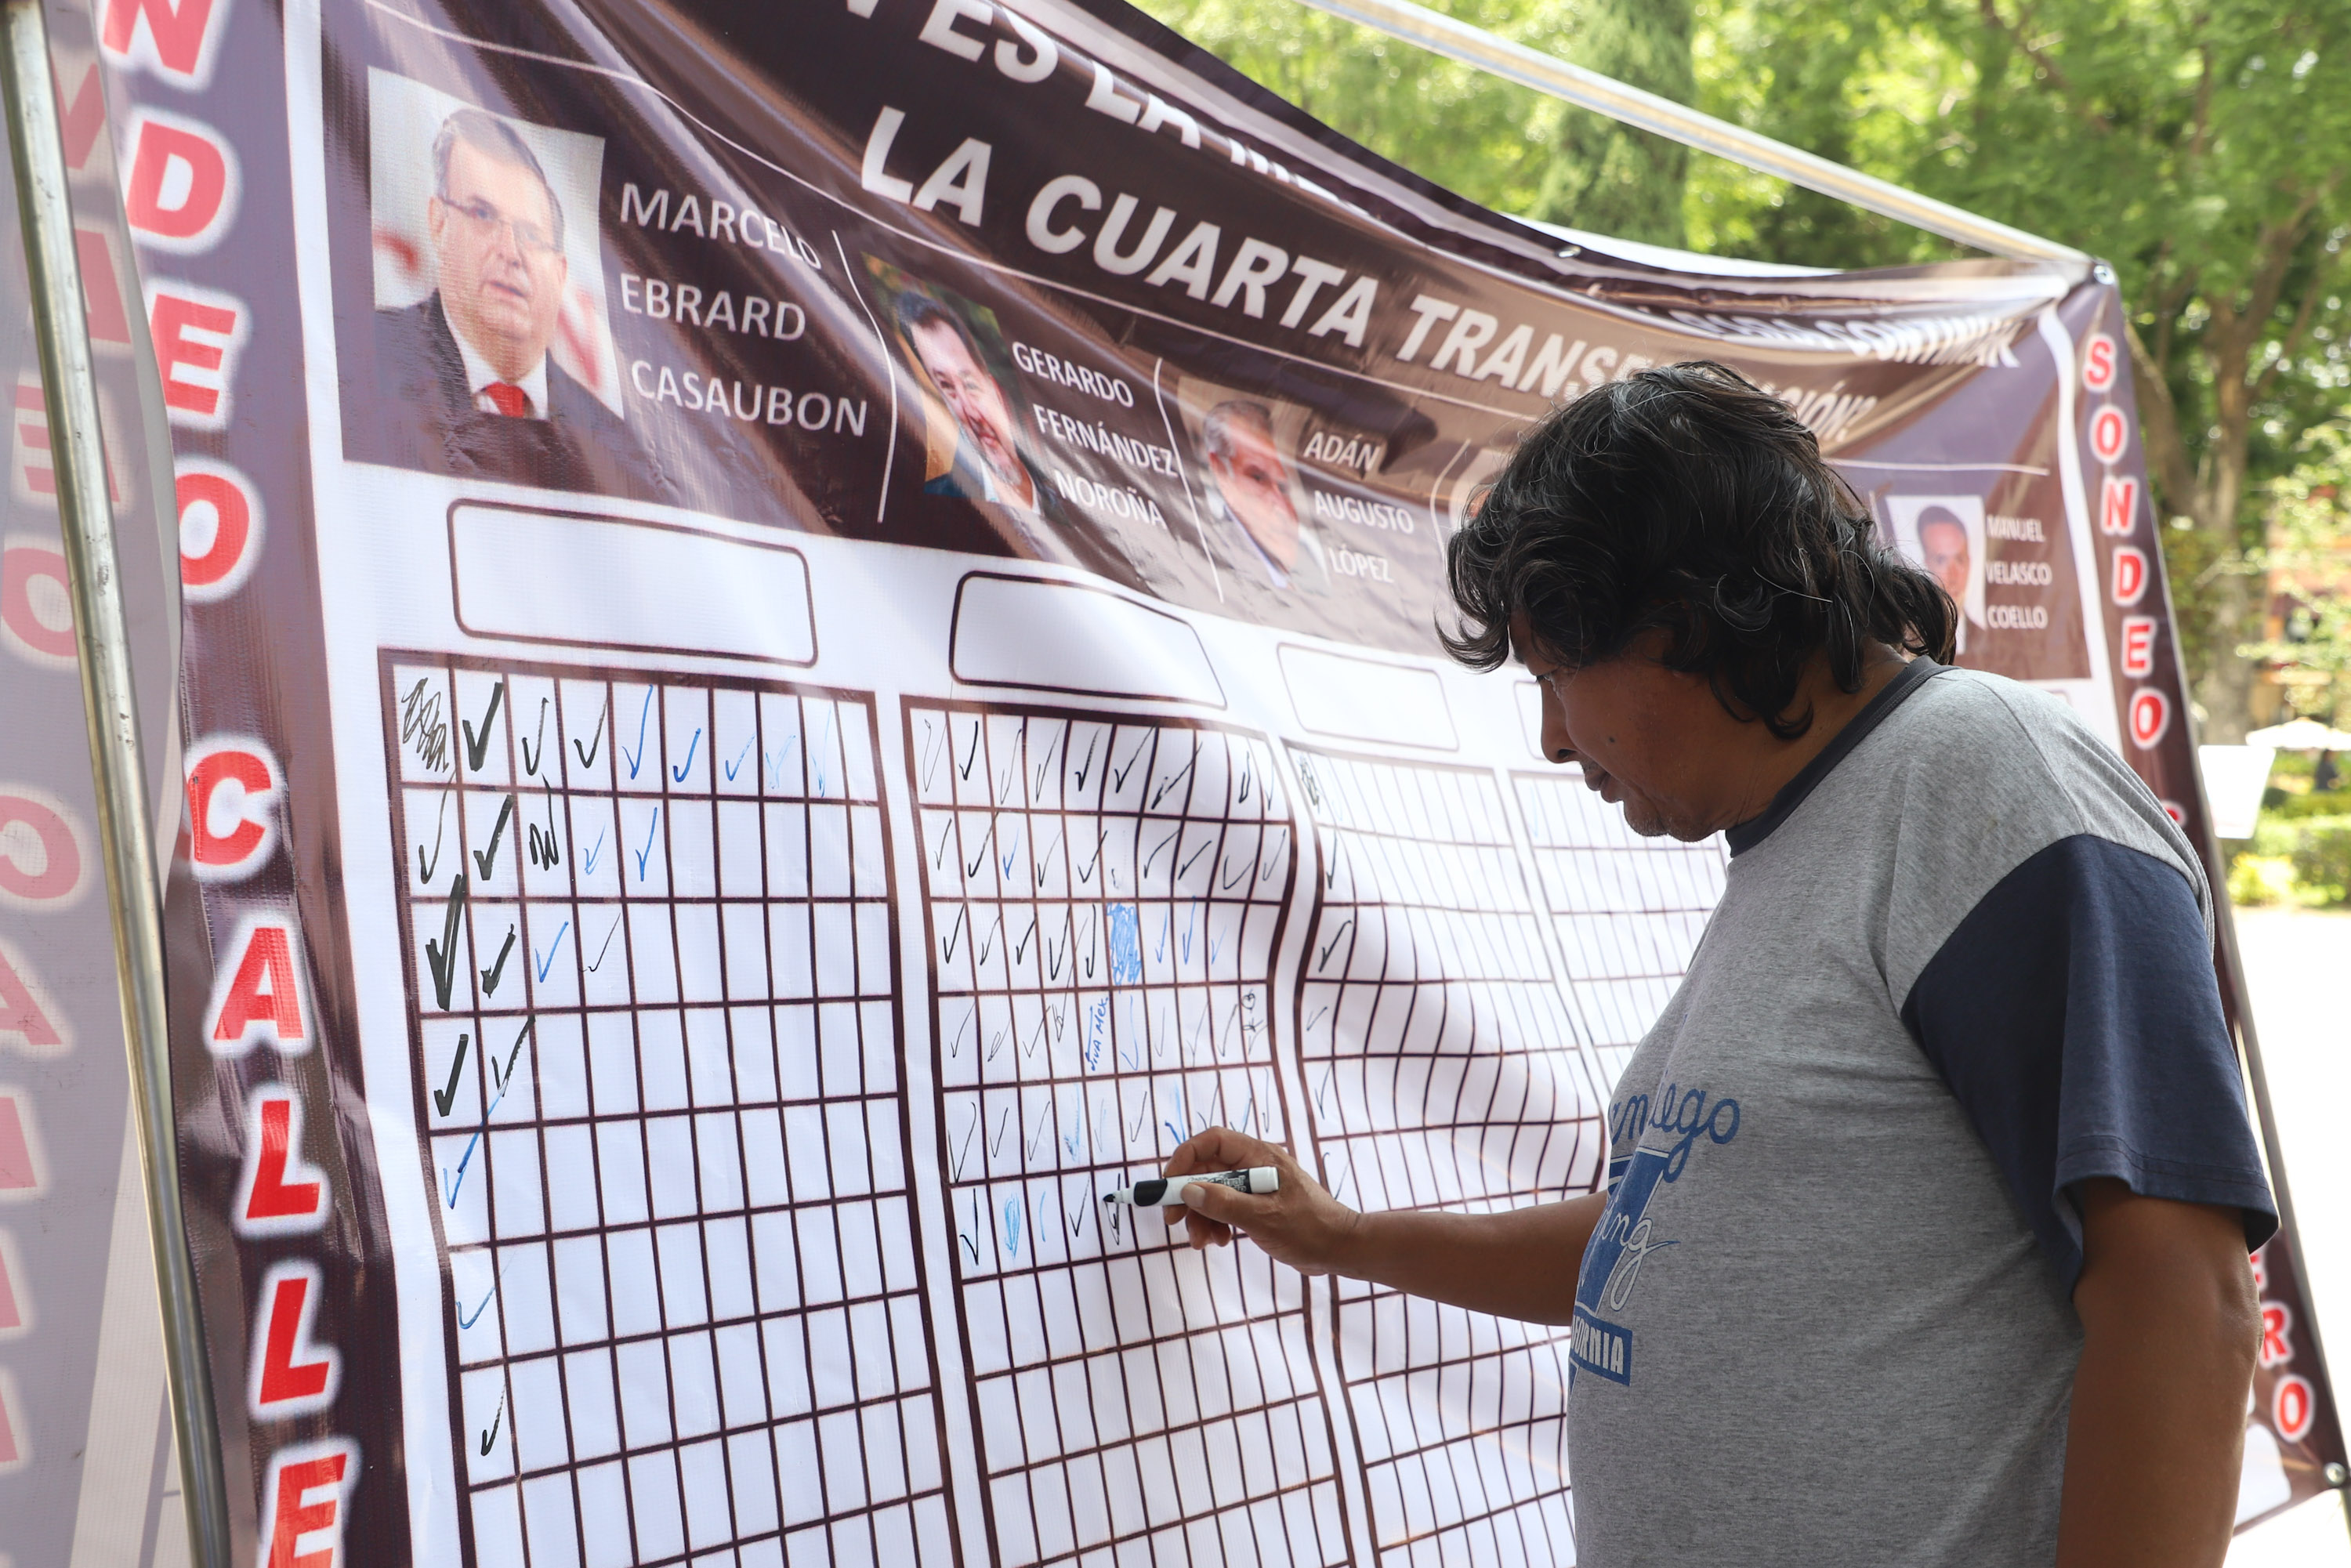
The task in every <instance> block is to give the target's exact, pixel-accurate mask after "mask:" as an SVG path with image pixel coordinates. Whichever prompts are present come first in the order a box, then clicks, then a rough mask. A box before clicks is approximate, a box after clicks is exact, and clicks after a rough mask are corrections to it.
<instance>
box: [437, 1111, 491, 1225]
mask: <svg viewBox="0 0 2351 1568" xmlns="http://www.w3.org/2000/svg"><path fill="white" fill-rule="evenodd" d="M501 1098H503V1096H501ZM481 1145H482V1132H481V1129H480V1128H478V1127H476V1128H475V1129H474V1135H473V1136H472V1137H471V1138H469V1139H467V1140H466V1143H465V1157H464V1158H462V1159H460V1160H459V1161H458V1162H457V1179H456V1180H455V1181H451V1180H450V1179H449V1173H448V1171H446V1170H445V1169H444V1171H442V1173H441V1196H442V1197H445V1198H447V1199H448V1200H449V1207H451V1208H455V1207H457V1194H458V1193H460V1192H462V1191H463V1190H465V1167H466V1166H469V1165H471V1164H473V1163H474V1151H475V1149H477V1148H479V1147H481Z"/></svg>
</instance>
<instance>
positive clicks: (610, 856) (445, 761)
mask: <svg viewBox="0 0 2351 1568" xmlns="http://www.w3.org/2000/svg"><path fill="white" fill-rule="evenodd" d="M382 672H383V681H384V701H385V724H386V739H387V744H388V747H389V748H390V750H391V752H392V756H393V757H394V758H395V761H394V764H393V779H392V784H393V799H394V801H395V821H394V822H393V824H392V828H393V834H394V839H395V849H396V851H397V853H398V855H399V862H400V866H401V871H402V892H401V916H402V924H403V926H404V928H405V930H406V932H407V936H408V944H409V951H408V955H407V956H408V961H409V969H410V996H411V998H412V1007H413V1015H412V1030H413V1034H412V1040H413V1049H414V1051H415V1052H416V1077H417V1080H418V1083H419V1099H418V1103H417V1114H418V1119H419V1123H420V1124H421V1125H422V1126H423V1127H424V1128H426V1129H427V1135H426V1137H425V1139H424V1151H423V1159H424V1167H425V1168H424V1170H423V1176H424V1179H425V1180H426V1182H427V1183H428V1184H429V1187H430V1191H431V1196H432V1201H433V1205H434V1212H435V1214H436V1216H437V1223H438V1225H439V1228H440V1231H441V1234H442V1238H443V1240H444V1247H445V1257H446V1262H447V1274H446V1283H447V1296H446V1310H447V1312H448V1321H447V1341H448V1343H449V1345H450V1346H451V1349H452V1361H451V1368H450V1376H451V1400H452V1406H453V1410H454V1411H455V1418H456V1420H457V1421H458V1423H459V1437H460V1440H461V1442H462V1444H463V1448H462V1454H463V1464H464V1470H463V1474H462V1478H461V1479H462V1483H463V1485H464V1488H465V1494H466V1500H467V1508H466V1510H465V1525H464V1528H465V1532H466V1535H467V1538H468V1546H469V1549H470V1553H471V1556H470V1561H472V1562H473V1563H479V1564H499V1565H502V1568H503V1565H505V1564H528V1565H529V1568H604V1565H607V1564H611V1565H618V1564H622V1563H647V1564H652V1563H684V1562H687V1561H689V1560H690V1561H691V1562H692V1563H695V1564H696V1565H697V1568H699V1565H701V1564H705V1563H711V1564H726V1565H728V1568H737V1565H739V1568H763V1565H766V1564H776V1563H787V1562H789V1563H795V1564H797V1563H889V1564H892V1565H893V1568H897V1565H902V1564H917V1563H919V1564H932V1563H937V1564H946V1563H950V1562H951V1561H953V1560H954V1556H955V1543H954V1540H953V1533H954V1532H953V1527H952V1523H951V1520H950V1518H949V1514H948V1509H947V1503H946V1492H945V1479H944V1473H943V1469H944V1468H943V1463H942V1456H941V1444H942V1437H941V1433H942V1426H941V1421H940V1410H939V1406H938V1404H937V1392H936V1388H935V1384H936V1372H935V1365H936V1364H935V1357H934V1355H933V1352H932V1344H931V1340H930V1334H929V1329H928V1324H927V1321H926V1312H925V1306H924V1301H925V1296H924V1293H923V1284H922V1268H921V1263H920V1249H919V1247H918V1245H917V1242H916V1234H915V1233H916V1224H915V1220H914V1215H913V1213H912V1211H911V1207H910V1205H911V1198H910V1194H909V1190H908V1183H907V1177H906V1169H905V1151H904V1140H905V1134H904V1127H905V1115H904V1101H903V1094H902V1084H901V1082H900V1078H899V1073H898V1061H899V1052H900V1029H899V1019H898V1018H897V1015H896V1009H895V1003H894V1001H893V998H894V996H895V995H896V992H897V975H896V972H895V962H896V960H895V953H896V946H895V914H894V911H893V907H892V904H891V902H890V888H891V881H890V873H889V856H890V846H889V843H888V837H887V829H886V825H885V816H884V812H883V804H882V797H881V788H880V782H879V780H878V779H877V778H876V774H875V767H874V755H875V730H874V723H875V719H874V713H873V707H872V702H871V699H870V698H865V697H861V696H858V695H853V694H844V693H839V692H829V691H817V690H813V689H805V688H799V687H794V686H790V685H781V684H775V683H761V682H756V681H737V680H726V679H716V678H703V677H682V676H676V675H671V674H663V675H659V676H654V677H642V676H635V675H632V674H628V673H625V672H611V671H592V670H587V669H577V668H565V667H555V666H546V665H526V664H514V663H507V664H485V663H480V662H476V661H473V660H469V659H465V658H457V657H450V656H445V655H414V654H398V653H386V654H384V655H383V657H382Z"/></svg>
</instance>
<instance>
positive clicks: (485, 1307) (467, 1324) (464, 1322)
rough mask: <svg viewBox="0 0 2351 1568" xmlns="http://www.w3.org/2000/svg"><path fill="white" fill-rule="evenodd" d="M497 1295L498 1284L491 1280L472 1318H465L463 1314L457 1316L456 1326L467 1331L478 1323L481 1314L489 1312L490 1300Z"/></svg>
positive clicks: (480, 1319)
mask: <svg viewBox="0 0 2351 1568" xmlns="http://www.w3.org/2000/svg"><path fill="white" fill-rule="evenodd" d="M497 1293H498V1282H497V1281H496V1280H493V1281H490V1288H489V1290H488V1291H486V1292H484V1294H483V1296H482V1304H481V1305H480V1306H478V1307H475V1309H474V1315H473V1316H471V1317H467V1316H466V1315H465V1313H463V1312H460V1313H458V1314H457V1326H458V1327H459V1328H461V1329H469V1328H472V1327H473V1326H474V1325H475V1323H477V1322H481V1321H482V1314H483V1313H484V1312H488V1311H489V1310H490V1298H491V1297H492V1296H495V1295H496V1294H497Z"/></svg>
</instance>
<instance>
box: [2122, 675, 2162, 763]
mask: <svg viewBox="0 0 2351 1568" xmlns="http://www.w3.org/2000/svg"><path fill="white" fill-rule="evenodd" d="M2170 727H2171V699H2170V698H2169V697H2168V696H2165V695H2163V694H2162V693H2161V692H2159V691H2158V690H2156V689H2155V688H2154V687H2153V686H2141V687H2140V688H2139V689H2138V690H2137V691H2135V692H2133V693H2132V694H2131V700H2130V735H2131V740H2132V742H2133V744H2135V745H2137V747H2138V748H2139V749H2140V750H2142V751H2149V750H2152V749H2154V747H2155V743H2156V742H2157V741H2158V740H2161V739H2162V738H2163V732H2164V731H2166V730H2168V729H2169V728H2170Z"/></svg>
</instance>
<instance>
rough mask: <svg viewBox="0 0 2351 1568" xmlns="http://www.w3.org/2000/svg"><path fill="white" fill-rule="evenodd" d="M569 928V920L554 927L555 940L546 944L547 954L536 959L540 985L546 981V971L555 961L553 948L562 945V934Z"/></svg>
mask: <svg viewBox="0 0 2351 1568" xmlns="http://www.w3.org/2000/svg"><path fill="white" fill-rule="evenodd" d="M570 929H571V922H569V920H567V921H565V922H564V923H563V924H562V925H559V926H557V927H556V928H555V940H554V941H552V942H550V943H549V944H548V945H547V956H545V957H544V958H541V959H539V960H538V979H539V983H540V984H541V985H545V984H546V983H547V971H548V968H549V966H550V965H552V964H553V963H554V962H555V950H556V949H557V948H558V947H560V946H563V934H564V933H565V932H566V931H569V930H570Z"/></svg>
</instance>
